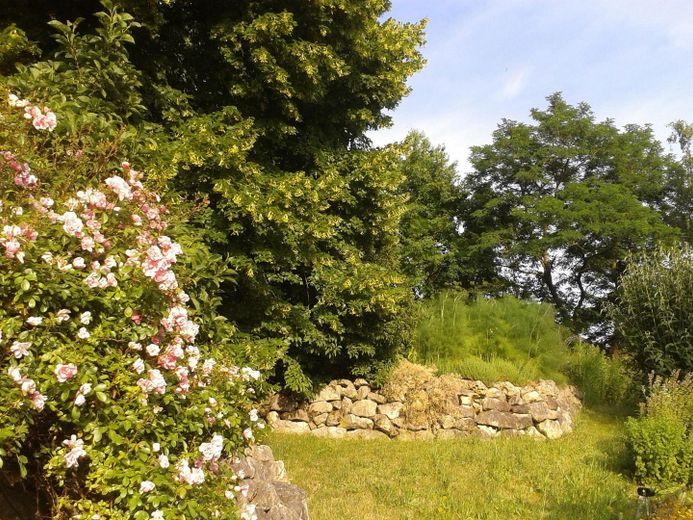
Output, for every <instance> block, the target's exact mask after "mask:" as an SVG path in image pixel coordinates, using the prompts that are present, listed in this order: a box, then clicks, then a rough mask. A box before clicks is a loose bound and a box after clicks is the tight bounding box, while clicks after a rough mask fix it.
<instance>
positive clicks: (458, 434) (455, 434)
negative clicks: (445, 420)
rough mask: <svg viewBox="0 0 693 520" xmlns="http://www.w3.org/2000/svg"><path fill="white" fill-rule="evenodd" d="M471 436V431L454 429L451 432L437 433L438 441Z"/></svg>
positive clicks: (442, 431) (440, 431)
mask: <svg viewBox="0 0 693 520" xmlns="http://www.w3.org/2000/svg"><path fill="white" fill-rule="evenodd" d="M469 435H470V433H469V431H462V430H456V429H454V428H453V429H451V430H438V431H437V432H436V433H435V437H436V439H442V440H447V439H456V438H458V437H469Z"/></svg>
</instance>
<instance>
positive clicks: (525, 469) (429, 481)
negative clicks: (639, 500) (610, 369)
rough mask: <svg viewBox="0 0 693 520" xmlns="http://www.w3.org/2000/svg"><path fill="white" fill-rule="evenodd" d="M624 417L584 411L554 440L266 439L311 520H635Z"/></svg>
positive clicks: (303, 437)
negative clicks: (304, 498) (304, 497)
mask: <svg viewBox="0 0 693 520" xmlns="http://www.w3.org/2000/svg"><path fill="white" fill-rule="evenodd" d="M621 431H622V420H621V419H620V418H614V417H609V416H607V415H605V414H601V413H596V412H591V411H583V412H582V414H581V415H580V417H579V418H578V422H577V428H576V431H575V433H573V434H571V435H568V436H566V437H563V438H562V439H559V440H556V441H536V440H532V439H522V438H500V439H492V440H482V439H471V438H469V439H457V440H447V441H442V440H437V441H363V440H331V439H317V438H314V437H311V436H289V435H278V434H272V435H271V437H270V438H269V439H268V444H269V445H270V446H272V448H273V450H274V452H275V456H276V457H277V458H278V459H282V460H284V462H285V464H286V466H287V469H288V472H289V476H290V478H291V480H292V482H294V483H296V484H298V485H299V486H301V487H303V488H304V489H305V490H306V491H307V492H308V497H309V506H310V511H311V518H312V519H313V520H349V519H354V520H356V519H359V520H379V519H382V520H386V519H387V520H391V519H419V518H421V519H432V518H434V519H505V518H528V519H541V518H545V519H562V518H565V519H571V520H572V519H600V518H625V519H630V518H634V515H635V507H636V500H635V485H634V484H633V483H632V482H631V481H630V480H629V479H628V478H627V477H626V476H624V475H622V474H621V472H623V471H624V468H623V464H624V460H625V459H624V456H625V454H624V451H623V443H622V440H621Z"/></svg>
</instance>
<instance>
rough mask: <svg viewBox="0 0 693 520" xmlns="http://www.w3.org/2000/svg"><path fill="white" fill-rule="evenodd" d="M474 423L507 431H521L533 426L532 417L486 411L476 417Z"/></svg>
mask: <svg viewBox="0 0 693 520" xmlns="http://www.w3.org/2000/svg"><path fill="white" fill-rule="evenodd" d="M475 420H476V423H477V424H482V425H486V426H494V427H496V428H507V429H509V430H522V429H524V428H529V427H530V426H533V422H532V416H531V415H526V414H514V413H510V412H499V411H497V410H488V411H485V412H481V413H480V414H479V415H477V416H476V419H475Z"/></svg>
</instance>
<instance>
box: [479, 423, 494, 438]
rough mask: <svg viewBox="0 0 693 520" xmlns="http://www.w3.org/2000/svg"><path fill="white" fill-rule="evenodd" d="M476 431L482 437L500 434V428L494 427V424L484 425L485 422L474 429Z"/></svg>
mask: <svg viewBox="0 0 693 520" xmlns="http://www.w3.org/2000/svg"><path fill="white" fill-rule="evenodd" d="M474 433H476V434H477V435H479V436H480V437H497V436H498V430H497V429H496V428H494V427H493V426H484V425H483V424H480V425H478V426H477V427H476V430H474Z"/></svg>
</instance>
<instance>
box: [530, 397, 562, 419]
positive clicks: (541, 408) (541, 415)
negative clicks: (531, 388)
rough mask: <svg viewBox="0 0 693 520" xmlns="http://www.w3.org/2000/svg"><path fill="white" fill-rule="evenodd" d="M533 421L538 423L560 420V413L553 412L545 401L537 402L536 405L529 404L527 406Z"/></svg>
mask: <svg viewBox="0 0 693 520" xmlns="http://www.w3.org/2000/svg"><path fill="white" fill-rule="evenodd" d="M525 406H526V407H527V409H528V412H527V413H529V414H530V415H531V416H532V419H534V420H535V421H536V422H543V421H545V420H546V419H558V412H557V411H556V410H552V409H551V408H549V406H548V405H547V404H546V403H545V402H544V401H537V402H536V403H529V404H527V405H525Z"/></svg>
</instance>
